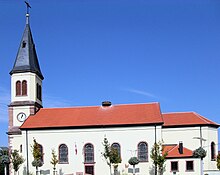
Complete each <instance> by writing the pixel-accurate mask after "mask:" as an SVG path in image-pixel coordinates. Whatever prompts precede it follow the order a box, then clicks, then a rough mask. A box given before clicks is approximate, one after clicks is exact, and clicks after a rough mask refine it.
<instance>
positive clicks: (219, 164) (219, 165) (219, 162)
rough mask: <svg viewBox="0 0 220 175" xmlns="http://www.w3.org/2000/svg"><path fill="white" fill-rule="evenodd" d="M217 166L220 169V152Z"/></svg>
mask: <svg viewBox="0 0 220 175" xmlns="http://www.w3.org/2000/svg"><path fill="white" fill-rule="evenodd" d="M216 161H217V168H218V169H219V170H220V154H218V156H217V160H216Z"/></svg>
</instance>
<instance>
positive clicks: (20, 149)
mask: <svg viewBox="0 0 220 175" xmlns="http://www.w3.org/2000/svg"><path fill="white" fill-rule="evenodd" d="M20 153H22V145H20Z"/></svg>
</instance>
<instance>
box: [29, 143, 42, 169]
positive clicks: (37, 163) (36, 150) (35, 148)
mask: <svg viewBox="0 0 220 175" xmlns="http://www.w3.org/2000/svg"><path fill="white" fill-rule="evenodd" d="M33 142H34V144H33V145H32V146H31V147H32V155H33V157H34V161H33V162H32V165H33V166H34V167H36V168H38V167H41V166H42V165H43V162H42V161H41V159H42V157H43V154H42V152H41V149H40V145H39V144H38V143H37V141H36V140H35V139H34V140H33Z"/></svg>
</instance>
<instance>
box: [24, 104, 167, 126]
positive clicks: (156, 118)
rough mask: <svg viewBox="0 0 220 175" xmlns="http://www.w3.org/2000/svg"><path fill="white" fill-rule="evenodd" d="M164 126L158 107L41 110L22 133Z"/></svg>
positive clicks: (154, 105)
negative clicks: (31, 130) (82, 128)
mask: <svg viewBox="0 0 220 175" xmlns="http://www.w3.org/2000/svg"><path fill="white" fill-rule="evenodd" d="M150 124H161V125H162V124H163V119H162V116H161V112H160V106H159V103H148V104H125V105H111V106H92V107H71V108H42V109H40V110H39V111H38V112H37V113H36V114H35V115H33V116H29V117H28V119H27V120H26V121H25V122H24V124H23V125H22V126H21V129H37V128H66V127H72V128H74V127H75V128H77V127H105V126H106V127H108V126H125V125H126V126H129V125H150Z"/></svg>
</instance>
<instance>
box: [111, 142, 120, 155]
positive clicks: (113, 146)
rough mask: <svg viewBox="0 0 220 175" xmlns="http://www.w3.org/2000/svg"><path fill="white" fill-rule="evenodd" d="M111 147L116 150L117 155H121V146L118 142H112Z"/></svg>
mask: <svg viewBox="0 0 220 175" xmlns="http://www.w3.org/2000/svg"><path fill="white" fill-rule="evenodd" d="M112 148H114V149H115V150H116V151H117V152H118V156H119V157H121V147H120V145H119V143H113V144H112Z"/></svg>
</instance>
